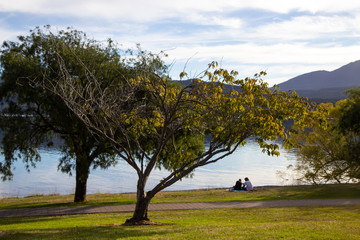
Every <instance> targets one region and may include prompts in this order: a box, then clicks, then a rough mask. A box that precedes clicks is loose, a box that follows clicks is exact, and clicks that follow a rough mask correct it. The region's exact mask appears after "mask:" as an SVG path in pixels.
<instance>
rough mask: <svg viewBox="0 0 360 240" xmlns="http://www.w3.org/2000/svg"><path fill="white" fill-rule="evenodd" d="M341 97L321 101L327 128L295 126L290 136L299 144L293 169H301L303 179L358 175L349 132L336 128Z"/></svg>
mask: <svg viewBox="0 0 360 240" xmlns="http://www.w3.org/2000/svg"><path fill="white" fill-rule="evenodd" d="M343 104H344V101H339V102H338V103H337V104H336V105H335V106H333V105H332V104H331V103H328V104H322V106H323V107H324V108H325V109H327V111H328V114H327V119H328V121H327V128H321V127H319V126H318V125H317V124H313V127H312V128H303V127H299V126H296V125H295V126H294V127H293V130H295V131H294V132H296V134H293V135H292V136H291V140H292V141H293V142H296V143H297V144H298V147H299V148H298V149H296V150H295V153H296V155H297V156H298V159H297V164H296V166H295V170H296V171H298V172H300V173H301V179H300V180H302V181H304V182H311V183H314V184H318V183H327V182H334V181H335V182H338V183H341V182H350V181H358V179H360V164H358V163H356V162H355V161H354V156H353V152H354V151H352V150H351V148H352V146H353V144H352V143H353V142H354V139H355V138H354V136H353V134H352V133H347V134H343V133H341V132H340V131H339V129H338V128H337V121H338V119H339V115H340V114H341V111H342V110H341V106H342V105H343Z"/></svg>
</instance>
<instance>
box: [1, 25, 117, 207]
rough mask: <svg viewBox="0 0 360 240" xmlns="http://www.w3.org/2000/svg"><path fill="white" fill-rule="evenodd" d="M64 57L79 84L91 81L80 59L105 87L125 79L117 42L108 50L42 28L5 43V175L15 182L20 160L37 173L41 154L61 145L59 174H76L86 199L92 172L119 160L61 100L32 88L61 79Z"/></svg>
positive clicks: (77, 36)
mask: <svg viewBox="0 0 360 240" xmlns="http://www.w3.org/2000/svg"><path fill="white" fill-rule="evenodd" d="M54 42H61V43H64V44H66V45H67V46H68V48H66V49H65V48H63V49H60V48H54V46H55V45H54ZM60 53H61V55H62V57H63V59H64V60H65V64H66V67H67V69H68V70H69V71H71V73H72V75H73V77H75V78H76V79H77V81H79V82H84V81H86V79H87V78H88V76H87V73H86V72H84V71H83V69H82V66H81V65H79V62H78V61H77V59H76V58H74V56H75V55H74V53H76V56H77V57H81V59H82V60H83V61H84V62H85V63H86V65H87V66H89V67H91V69H92V74H93V75H96V76H97V77H98V78H99V79H100V80H101V81H102V82H105V81H108V80H109V79H114V78H118V77H119V75H120V74H121V72H119V66H120V65H121V63H120V59H119V57H120V56H119V55H118V53H117V52H116V49H115V48H114V47H113V46H112V42H111V41H109V42H108V43H107V45H105V46H103V44H102V43H99V42H97V41H95V40H91V39H88V38H87V37H86V35H85V33H83V32H80V31H77V30H71V29H68V30H67V31H59V32H57V33H56V34H53V33H52V32H51V31H50V26H46V27H45V28H44V29H41V28H39V27H37V28H35V29H34V30H32V31H30V35H28V36H19V37H18V42H10V41H9V42H4V43H3V46H2V50H1V57H0V60H1V69H2V71H1V79H2V82H1V86H0V97H1V99H2V104H3V106H2V109H1V116H2V119H1V129H2V130H3V131H4V132H3V138H2V150H3V152H2V153H3V155H4V162H2V163H0V172H1V174H2V179H3V180H10V179H11V178H12V176H13V173H12V164H13V162H14V161H16V160H18V159H23V161H24V162H25V166H26V168H27V169H28V170H30V166H32V167H35V166H36V162H38V161H40V155H39V152H38V149H39V148H42V147H47V146H48V147H49V146H52V145H53V143H54V142H55V143H56V146H55V147H57V148H60V149H61V150H62V152H63V157H62V158H61V159H60V161H59V169H60V170H61V171H63V172H67V173H69V174H72V172H73V171H74V170H75V171H76V181H77V184H76V193H77V194H79V195H84V194H86V181H87V178H88V174H89V171H90V167H91V166H92V167H94V168H96V167H101V168H107V167H109V166H110V165H111V164H114V163H115V158H114V155H113V153H112V150H111V148H109V147H108V146H107V144H104V143H99V142H98V141H97V140H96V138H95V137H94V136H93V135H92V134H91V133H90V132H89V131H88V130H87V128H86V127H85V125H84V124H83V123H82V122H81V121H79V120H78V119H77V118H76V116H75V115H74V114H73V113H72V112H71V111H69V110H68V108H67V107H66V105H65V104H64V102H63V101H62V100H61V98H59V97H57V96H55V95H54V94H52V93H51V92H50V91H47V90H45V89H43V88H41V87H39V86H35V85H34V86H31V87H30V86H29V84H28V81H29V80H30V79H37V78H41V77H42V76H43V75H44V74H45V73H46V74H47V75H48V76H51V77H52V78H54V79H56V78H57V75H56V73H57V72H59V71H60V69H59V68H60V67H61V66H60V65H59V64H58V62H57V59H58V58H57V54H60ZM78 190H79V191H80V192H78ZM77 194H76V195H77ZM83 197H84V196H75V201H76V199H80V201H82V200H83V199H82V198H83Z"/></svg>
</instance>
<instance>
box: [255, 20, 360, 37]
mask: <svg viewBox="0 0 360 240" xmlns="http://www.w3.org/2000/svg"><path fill="white" fill-rule="evenodd" d="M255 31H256V35H257V37H260V36H261V37H263V38H264V37H268V38H270V39H281V40H305V39H308V40H309V39H315V38H319V37H323V36H327V37H329V36H331V37H332V38H342V37H355V36H359V35H360V18H359V17H358V16H356V17H349V16H345V17H344V16H331V17H329V16H300V17H295V18H293V19H291V20H289V21H283V22H279V23H271V24H268V25H265V26H262V27H259V28H257V29H256V30H255Z"/></svg>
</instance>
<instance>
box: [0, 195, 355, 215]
mask: <svg viewBox="0 0 360 240" xmlns="http://www.w3.org/2000/svg"><path fill="white" fill-rule="evenodd" d="M342 205H360V199H319V200H277V201H247V202H244V201H241V202H200V203H159V204H150V206H149V210H150V211H168V210H187V209H214V208H251V207H297V206H342ZM134 209H135V205H133V204H131V205H111V206H84V207H56V208H22V209H9V210H0V217H21V216H46V215H72V214H92V213H112V212H132V211H134Z"/></svg>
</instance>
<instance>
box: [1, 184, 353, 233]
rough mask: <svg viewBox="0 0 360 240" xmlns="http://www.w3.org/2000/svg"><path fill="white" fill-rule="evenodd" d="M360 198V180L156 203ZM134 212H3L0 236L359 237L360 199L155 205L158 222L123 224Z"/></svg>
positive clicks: (94, 201)
mask: <svg viewBox="0 0 360 240" xmlns="http://www.w3.org/2000/svg"><path fill="white" fill-rule="evenodd" d="M72 198H73V196H71V195H67V196H59V195H51V196H30V197H26V198H6V199H0V206H1V208H3V209H6V208H21V207H48V206H79V205H109V204H128V203H134V202H135V194H94V195H89V196H88V201H87V202H86V203H83V204H73V203H72ZM331 198H332V199H334V198H360V184H346V185H322V186H298V187H271V188H259V189H258V190H257V191H253V192H241V193H237V192H229V191H226V190H225V189H209V190H198V191H181V192H162V193H160V194H159V195H158V196H157V197H156V198H155V199H154V201H153V203H160V202H161V203H170V202H172V203H174V202H201V201H207V202H209V201H256V200H277V199H331ZM130 217H131V213H110V214H88V215H64V216H40V217H11V218H0V239H12V240H18V239H22V240H23V239H90V240H91V239H150V240H151V239H347V240H351V239H358V237H359V236H360V205H356V206H333V207H316V206H312V207H272V208H249V209H206V210H184V211H166V212H164V211H151V212H149V217H150V219H151V220H152V221H154V222H159V223H161V224H159V225H156V226H132V227H129V226H122V224H123V223H124V222H125V220H126V219H127V218H130Z"/></svg>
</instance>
